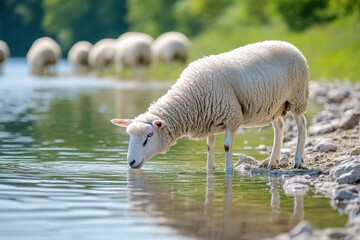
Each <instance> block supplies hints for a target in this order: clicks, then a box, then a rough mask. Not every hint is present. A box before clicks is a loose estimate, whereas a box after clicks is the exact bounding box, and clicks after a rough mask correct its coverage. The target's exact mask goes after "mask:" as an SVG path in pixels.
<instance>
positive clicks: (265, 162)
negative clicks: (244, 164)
mask: <svg viewBox="0 0 360 240" xmlns="http://www.w3.org/2000/svg"><path fill="white" fill-rule="evenodd" d="M269 161H270V158H267V159H264V160H262V161H261V162H260V164H259V167H260V168H267V167H268V165H269Z"/></svg>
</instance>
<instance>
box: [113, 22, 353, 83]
mask: <svg viewBox="0 0 360 240" xmlns="http://www.w3.org/2000/svg"><path fill="white" fill-rule="evenodd" d="M264 40H283V41H288V42H290V43H292V44H294V45H295V46H297V47H298V48H299V49H300V50H301V51H302V53H303V54H304V56H305V57H306V59H307V61H308V65H309V69H310V78H311V79H316V80H318V79H322V80H324V79H325V80H330V81H334V80H350V81H360V75H359V73H358V69H359V68H360V21H359V18H357V17H352V18H346V19H342V20H337V21H334V22H332V23H330V24H324V25H316V26H314V27H311V28H309V29H307V30H306V31H303V32H293V31H289V30H288V29H287V28H286V27H285V26H284V25H283V24H281V23H277V24H275V23H273V24H271V25H263V26H256V25H255V26H254V25H249V26H244V25H239V26H231V27H229V26H227V27H223V26H222V27H219V26H212V27H211V28H209V30H207V31H205V32H203V33H201V34H200V35H199V36H198V37H196V38H195V39H192V44H191V53H190V57H189V62H191V61H193V60H195V59H198V58H201V57H203V56H205V55H210V54H218V53H221V52H225V51H229V50H231V49H234V48H237V47H239V46H243V45H245V44H248V43H253V42H258V41H264ZM186 66H187V64H183V65H182V64H173V65H171V66H169V65H167V64H152V65H151V66H150V68H149V69H148V70H147V71H146V72H144V74H143V75H144V78H145V79H149V80H176V79H177V78H178V77H179V76H180V74H181V72H182V70H183V69H184V68H185V67H186ZM112 75H116V76H117V77H119V78H125V79H131V78H134V76H135V75H134V73H133V71H132V70H126V71H125V72H123V73H121V74H115V73H114V72H112Z"/></svg>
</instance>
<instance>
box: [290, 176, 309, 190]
mask: <svg viewBox="0 0 360 240" xmlns="http://www.w3.org/2000/svg"><path fill="white" fill-rule="evenodd" d="M310 183H311V177H310V176H309V175H303V176H296V177H293V178H289V179H287V180H286V181H285V183H284V185H283V189H284V190H285V193H287V194H296V193H300V194H303V193H305V192H307V191H308V190H309V189H310Z"/></svg>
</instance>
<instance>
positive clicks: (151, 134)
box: [143, 132, 154, 147]
mask: <svg viewBox="0 0 360 240" xmlns="http://www.w3.org/2000/svg"><path fill="white" fill-rule="evenodd" d="M153 135H154V133H153V132H151V133H149V134H148V135H147V136H146V139H145V141H144V143H143V147H145V145H146V144H147V140H148V138H149V137H152V136H153Z"/></svg>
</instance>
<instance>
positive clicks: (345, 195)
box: [333, 188, 358, 201]
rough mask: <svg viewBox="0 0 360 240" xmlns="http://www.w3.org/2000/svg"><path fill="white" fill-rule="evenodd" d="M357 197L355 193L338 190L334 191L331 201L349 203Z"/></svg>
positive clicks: (344, 189)
mask: <svg viewBox="0 0 360 240" xmlns="http://www.w3.org/2000/svg"><path fill="white" fill-rule="evenodd" d="M357 197H358V194H357V193H355V192H353V191H351V190H349V189H346V188H343V189H339V190H338V191H336V193H335V195H334V197H333V200H335V201H350V200H352V199H354V198H357Z"/></svg>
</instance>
